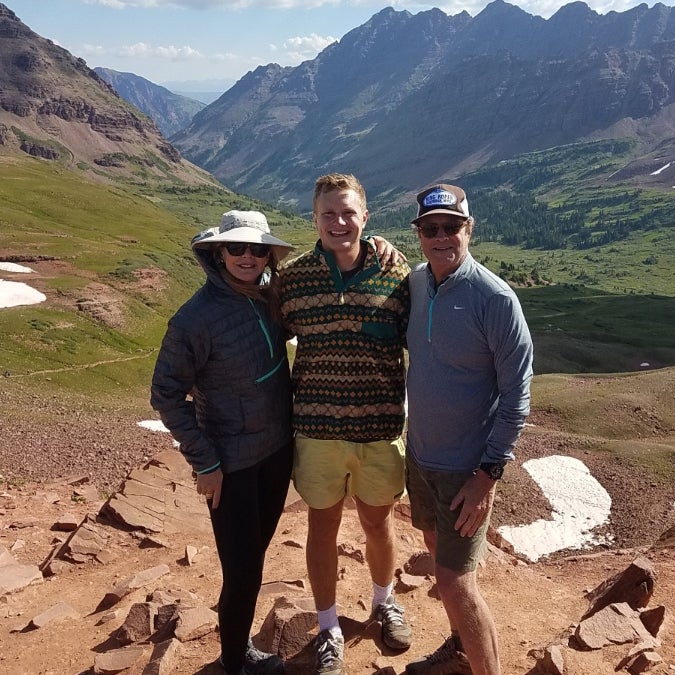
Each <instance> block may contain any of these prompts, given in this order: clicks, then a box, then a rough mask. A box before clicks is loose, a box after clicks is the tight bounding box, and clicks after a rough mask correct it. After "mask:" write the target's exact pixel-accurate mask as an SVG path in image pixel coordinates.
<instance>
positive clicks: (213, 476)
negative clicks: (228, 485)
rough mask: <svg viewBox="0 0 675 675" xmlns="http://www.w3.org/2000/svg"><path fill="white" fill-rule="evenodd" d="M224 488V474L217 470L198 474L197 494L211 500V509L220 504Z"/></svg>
mask: <svg viewBox="0 0 675 675" xmlns="http://www.w3.org/2000/svg"><path fill="white" fill-rule="evenodd" d="M222 487H223V472H222V471H221V470H220V469H216V470H215V471H212V472H211V473H204V474H197V494H198V495H204V496H205V497H206V498H207V499H210V500H211V508H212V509H217V508H218V504H220V491H221V490H222Z"/></svg>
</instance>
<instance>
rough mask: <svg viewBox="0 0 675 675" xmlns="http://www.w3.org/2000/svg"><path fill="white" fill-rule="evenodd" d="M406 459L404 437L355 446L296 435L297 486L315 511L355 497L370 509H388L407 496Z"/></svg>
mask: <svg viewBox="0 0 675 675" xmlns="http://www.w3.org/2000/svg"><path fill="white" fill-rule="evenodd" d="M404 457H405V447H404V445H403V441H402V440H401V439H400V438H397V439H395V440H392V441H375V442H374V443H353V442H351V441H338V440H319V439H316V438H308V437H307V436H303V435H302V434H296V437H295V456H294V463H293V483H294V485H295V489H296V490H297V491H298V493H299V494H300V496H301V497H302V498H303V499H304V500H305V502H306V503H307V505H308V506H310V507H311V508H313V509H327V508H329V507H331V506H334V505H335V504H337V503H338V502H339V501H340V500H341V499H344V498H345V497H348V496H351V495H353V496H356V497H358V498H359V499H360V500H361V501H362V502H364V503H366V504H368V505H369V506H387V505H389V504H393V503H394V502H396V501H397V500H398V499H400V498H401V497H402V496H403V495H404V494H405V460H404Z"/></svg>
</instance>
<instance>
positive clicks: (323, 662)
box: [316, 628, 347, 675]
mask: <svg viewBox="0 0 675 675" xmlns="http://www.w3.org/2000/svg"><path fill="white" fill-rule="evenodd" d="M344 653H345V641H344V638H343V637H342V635H333V633H331V632H330V629H329V628H327V629H325V630H322V631H321V632H320V633H319V634H318V635H317V636H316V675H346V672H347V671H346V670H345V667H344V666H345V664H344Z"/></svg>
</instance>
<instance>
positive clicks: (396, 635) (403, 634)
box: [372, 595, 412, 651]
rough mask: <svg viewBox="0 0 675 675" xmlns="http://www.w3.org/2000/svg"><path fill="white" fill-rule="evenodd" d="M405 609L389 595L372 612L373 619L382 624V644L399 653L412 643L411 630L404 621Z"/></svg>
mask: <svg viewBox="0 0 675 675" xmlns="http://www.w3.org/2000/svg"><path fill="white" fill-rule="evenodd" d="M404 613H405V609H403V607H402V606H401V605H399V604H398V603H397V602H396V601H395V600H394V596H393V595H390V596H389V597H388V598H387V599H386V600H385V601H384V602H383V603H381V604H379V605H378V606H377V607H376V608H375V609H374V610H373V615H372V616H373V618H374V619H377V621H379V622H380V623H381V624H382V642H384V644H385V645H387V647H389V649H396V650H398V651H401V650H403V649H408V647H410V645H411V643H412V628H410V624H408V622H407V621H406V620H405V617H404V616H403V614H404Z"/></svg>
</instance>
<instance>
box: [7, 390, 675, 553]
mask: <svg viewBox="0 0 675 675" xmlns="http://www.w3.org/2000/svg"><path fill="white" fill-rule="evenodd" d="M5 382H6V383H7V384H10V383H9V381H8V380H5ZM0 405H1V407H2V410H3V411H6V412H8V414H4V415H3V419H1V420H0V476H1V477H0V488H1V487H2V483H3V481H6V482H19V483H20V482H32V483H49V482H53V481H56V480H63V479H69V478H73V477H80V476H87V477H88V479H89V482H90V483H91V484H93V485H95V486H96V487H97V488H98V489H99V491H100V492H101V495H102V496H103V497H107V496H109V495H110V494H112V493H114V492H115V491H116V490H117V489H118V488H119V486H120V485H121V482H122V481H123V480H124V478H125V476H126V475H127V474H128V473H129V471H130V470H131V469H133V468H136V467H139V466H141V465H143V464H144V463H145V462H146V461H147V460H148V459H149V458H150V457H152V456H153V455H154V454H155V453H157V452H159V451H161V450H166V449H168V448H170V447H172V439H171V437H170V436H169V434H167V433H160V432H156V431H149V430H147V429H144V428H142V427H140V426H139V425H138V422H139V421H141V419H142V418H139V417H137V416H136V415H134V414H133V413H131V412H120V411H119V410H105V409H102V410H100V411H96V412H91V411H87V410H84V409H83V406H78V405H77V404H75V403H73V402H69V401H55V400H53V399H46V398H44V397H43V396H41V395H38V394H35V393H28V392H26V391H25V390H24V389H23V388H21V387H14V386H9V387H7V388H6V389H3V391H2V392H0ZM146 414H147V415H148V417H151V416H152V413H146ZM529 421H530V422H531V423H532V424H533V426H531V427H527V428H526V431H525V433H524V434H523V436H522V437H521V439H520V441H519V443H518V446H517V449H516V455H517V458H516V462H514V464H512V465H510V466H509V467H508V469H507V472H506V474H505V478H504V480H503V481H502V482H501V484H500V487H499V490H498V493H497V498H496V502H495V508H494V512H493V516H492V524H493V525H494V526H495V527H499V526H500V525H519V524H523V523H530V522H533V521H535V520H537V519H539V518H549V516H550V511H551V509H550V505H549V503H548V500H547V499H546V498H545V497H544V495H543V494H542V492H541V490H540V489H539V487H538V486H537V484H536V483H534V481H533V480H532V479H531V478H530V476H529V474H528V473H527V472H526V471H525V470H524V469H523V468H522V464H523V462H525V461H526V460H528V459H530V458H535V457H544V456H547V455H552V454H560V455H569V456H573V457H577V458H578V459H580V460H581V461H583V462H584V463H585V464H586V465H587V466H588V467H589V469H590V471H591V473H592V475H593V476H594V477H595V478H596V479H597V480H598V481H599V482H600V483H601V484H602V485H603V486H604V488H605V489H606V490H607V492H608V493H609V494H610V496H611V498H612V512H611V522H610V524H609V525H608V526H607V531H608V533H609V534H610V535H611V536H612V537H613V541H614V546H615V547H617V548H626V547H639V546H644V545H646V544H651V543H652V542H654V541H656V540H657V539H658V537H659V536H660V535H661V534H662V533H663V532H665V531H666V530H667V529H668V528H669V527H672V526H673V524H674V523H675V506H674V505H675V486H673V485H672V484H669V483H666V482H665V481H659V480H655V479H654V478H653V477H649V476H647V475H645V474H644V473H640V472H639V471H636V470H635V469H634V468H631V467H630V466H627V465H622V464H621V463H620V462H617V461H616V460H615V459H612V461H607V459H606V457H604V456H602V455H598V454H592V453H589V452H588V450H585V449H584V448H583V443H582V442H580V440H579V439H577V438H575V437H573V436H570V435H569V434H566V433H564V432H561V431H559V430H558V429H556V424H555V420H552V419H550V418H548V417H547V415H545V414H544V413H541V412H538V411H536V410H535V411H534V412H533V414H532V415H531V417H530V420H529ZM564 553H565V552H561V553H559V554H556V555H564Z"/></svg>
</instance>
